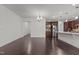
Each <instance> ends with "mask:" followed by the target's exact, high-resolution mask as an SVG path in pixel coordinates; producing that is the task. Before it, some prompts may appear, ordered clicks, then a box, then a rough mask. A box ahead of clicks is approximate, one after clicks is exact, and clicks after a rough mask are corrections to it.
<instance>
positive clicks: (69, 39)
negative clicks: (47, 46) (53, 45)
mask: <svg viewBox="0 0 79 59" xmlns="http://www.w3.org/2000/svg"><path fill="white" fill-rule="evenodd" d="M58 39H59V40H62V41H64V42H66V43H68V44H70V45H72V46H74V47H77V48H79V33H76V32H58Z"/></svg>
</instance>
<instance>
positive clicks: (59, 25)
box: [58, 21, 64, 32]
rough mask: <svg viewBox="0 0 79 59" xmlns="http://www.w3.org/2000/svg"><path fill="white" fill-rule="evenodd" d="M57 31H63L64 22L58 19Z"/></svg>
mask: <svg viewBox="0 0 79 59" xmlns="http://www.w3.org/2000/svg"><path fill="white" fill-rule="evenodd" d="M58 31H59V32H63V31H64V22H63V21H58Z"/></svg>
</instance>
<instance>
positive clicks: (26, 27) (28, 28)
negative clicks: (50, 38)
mask: <svg viewBox="0 0 79 59" xmlns="http://www.w3.org/2000/svg"><path fill="white" fill-rule="evenodd" d="M24 26H25V27H24V28H25V29H24V31H25V34H30V22H28V21H27V22H24Z"/></svg>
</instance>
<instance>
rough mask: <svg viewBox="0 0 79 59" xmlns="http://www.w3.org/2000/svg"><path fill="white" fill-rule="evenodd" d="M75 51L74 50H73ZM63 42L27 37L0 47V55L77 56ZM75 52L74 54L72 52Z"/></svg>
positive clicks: (72, 49)
mask: <svg viewBox="0 0 79 59" xmlns="http://www.w3.org/2000/svg"><path fill="white" fill-rule="evenodd" d="M75 49H76V48H75ZM75 49H74V48H72V47H71V46H70V45H68V44H66V43H65V42H61V41H59V40H57V39H55V38H52V39H49V38H48V39H45V38H31V37H30V36H29V35H27V36H25V37H23V38H20V39H17V40H16V41H14V42H11V43H9V44H7V45H5V46H3V47H0V54H1V55H77V54H79V53H78V52H79V49H77V50H75ZM74 50H75V52H73V51H74Z"/></svg>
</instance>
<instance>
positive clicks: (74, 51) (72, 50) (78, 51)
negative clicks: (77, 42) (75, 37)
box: [57, 39, 79, 55]
mask: <svg viewBox="0 0 79 59" xmlns="http://www.w3.org/2000/svg"><path fill="white" fill-rule="evenodd" d="M57 45H58V47H60V48H62V49H64V50H65V51H67V52H69V53H72V54H73V55H74V54H78V55H79V48H76V47H74V46H72V45H70V44H68V43H66V42H64V41H61V40H60V39H58V40H57Z"/></svg>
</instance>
